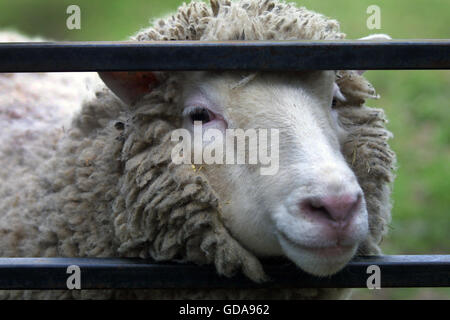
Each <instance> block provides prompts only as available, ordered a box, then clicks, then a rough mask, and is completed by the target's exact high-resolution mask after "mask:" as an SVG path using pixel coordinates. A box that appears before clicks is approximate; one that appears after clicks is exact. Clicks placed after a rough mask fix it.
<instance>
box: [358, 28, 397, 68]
mask: <svg viewBox="0 0 450 320" xmlns="http://www.w3.org/2000/svg"><path fill="white" fill-rule="evenodd" d="M358 40H369V41H386V40H392V38H391V37H390V36H388V35H387V34H383V33H378V34H371V35H370V36H367V37H364V38H360V39H358ZM366 71H367V70H356V72H358V74H363V73H364V72H366Z"/></svg>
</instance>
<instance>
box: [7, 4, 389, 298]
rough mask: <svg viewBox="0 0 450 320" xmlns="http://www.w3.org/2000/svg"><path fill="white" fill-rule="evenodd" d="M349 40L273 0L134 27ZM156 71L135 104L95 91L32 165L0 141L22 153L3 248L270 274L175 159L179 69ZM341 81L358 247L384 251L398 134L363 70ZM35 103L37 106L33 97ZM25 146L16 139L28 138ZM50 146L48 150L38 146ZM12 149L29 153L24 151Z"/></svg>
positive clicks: (168, 33) (312, 292) (273, 293)
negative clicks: (361, 235)
mask: <svg viewBox="0 0 450 320" xmlns="http://www.w3.org/2000/svg"><path fill="white" fill-rule="evenodd" d="M342 38H344V34H342V33H340V32H339V25H338V23H337V22H336V21H335V20H329V19H327V18H326V17H324V16H322V15H320V14H317V13H314V12H312V11H308V10H306V9H304V8H297V7H296V6H295V5H292V4H286V3H283V2H278V1H270V0H254V1H250V0H241V1H236V2H229V1H220V2H219V1H216V0H214V1H211V4H210V6H209V5H207V4H205V3H203V2H192V3H190V4H184V5H183V6H181V7H180V8H179V9H178V11H177V12H176V13H175V14H174V15H172V16H170V17H168V18H166V19H162V20H158V21H156V22H155V24H154V26H153V27H151V28H148V29H144V30H142V31H140V32H139V33H138V34H137V35H136V36H135V37H133V39H134V40H138V41H152V40H236V39H240V40H272V39H277V40H291V39H312V40H325V39H326V40H335V39H342ZM157 76H158V81H159V83H160V84H159V85H158V87H156V88H155V89H154V90H153V91H152V92H151V93H149V94H147V95H146V96H145V97H144V98H143V99H141V100H140V101H139V102H138V103H137V104H136V105H135V106H133V107H129V106H126V105H124V104H123V103H122V102H120V101H119V100H118V99H117V98H116V97H115V96H114V95H113V94H112V92H111V91H109V89H107V88H105V87H103V88H102V89H101V90H98V91H96V93H95V97H94V98H92V99H90V100H89V101H88V102H85V103H84V104H83V106H82V109H81V111H80V112H79V113H78V114H77V115H76V116H75V117H74V119H73V121H72V124H71V126H70V128H67V129H65V130H64V131H63V132H62V131H61V130H60V131H58V134H53V137H54V139H53V140H52V142H51V143H49V142H48V141H47V143H46V144H43V142H42V141H41V140H39V141H35V142H34V143H33V144H31V145H30V144H28V145H27V146H26V149H27V152H28V153H32V154H34V155H36V157H35V158H34V160H35V161H34V163H32V164H31V163H30V162H28V161H19V160H17V159H16V160H14V161H12V159H11V155H10V154H8V153H7V152H8V150H7V149H6V150H5V148H4V147H3V146H2V149H0V152H1V153H0V156H1V158H0V160H1V163H2V164H3V163H10V162H11V163H14V166H15V167H16V169H14V170H12V171H10V170H8V167H6V169H4V168H3V165H2V166H1V168H0V170H1V172H0V174H1V176H2V178H3V179H2V184H1V188H0V199H1V202H0V212H1V215H0V239H1V242H0V255H1V256H10V257H20V256H28V257H31V256H47V257H51V256H66V257H142V258H153V259H156V260H159V261H161V260H176V261H182V262H195V263H197V264H214V265H215V267H216V269H217V272H218V273H219V274H221V275H225V276H232V275H233V274H235V273H236V272H239V271H242V272H243V273H244V274H246V275H247V276H248V277H250V278H251V279H253V280H254V281H264V280H265V279H266V278H267V277H266V275H265V273H264V271H263V268H262V266H261V264H260V261H259V260H258V259H257V257H255V256H254V255H253V254H252V253H250V252H249V251H247V250H246V249H245V248H243V247H242V246H241V245H240V244H239V243H238V242H237V241H236V240H235V239H233V237H232V236H231V235H230V233H229V232H228V230H227V228H226V227H225V226H224V224H223V223H222V220H221V215H220V199H218V198H217V196H216V194H215V192H214V190H211V188H210V187H209V185H208V179H207V177H206V176H204V175H203V173H202V172H194V171H193V170H192V169H191V167H190V166H176V165H173V164H172V163H171V158H170V154H171V150H172V147H173V144H174V143H173V142H171V140H170V134H171V131H172V130H173V129H176V128H179V127H180V126H181V116H180V110H177V108H178V107H177V105H178V103H177V102H178V101H179V99H180V97H179V95H178V92H179V91H178V90H179V86H180V82H179V81H180V80H179V79H180V77H179V75H178V74H177V73H176V72H165V73H157ZM20 79H21V78H20V77H19V76H16V78H13V77H11V78H10V81H20ZM337 83H338V85H339V87H340V89H341V92H342V93H343V94H344V95H345V97H346V101H345V102H344V103H341V104H340V105H338V106H337V110H338V114H339V119H340V121H341V122H342V124H343V126H344V128H345V129H346V130H347V131H348V132H349V133H350V134H349V139H348V140H347V141H346V142H345V143H343V145H342V150H343V152H344V154H345V157H346V159H347V161H348V163H349V164H350V166H351V168H352V169H353V170H354V172H355V173H356V175H357V177H358V180H359V183H360V185H361V187H362V189H363V191H364V193H365V197H366V202H367V208H368V212H369V225H370V235H369V237H368V238H367V240H366V241H365V243H364V244H363V245H362V246H361V248H360V251H359V252H360V253H362V254H376V253H378V252H379V248H378V243H379V242H380V240H381V238H382V235H383V233H384V232H385V227H386V224H387V223H388V222H389V219H390V200H389V199H390V183H391V181H392V179H393V175H392V169H393V164H394V159H395V157H394V154H393V152H392V151H391V150H390V148H389V146H388V144H387V140H388V139H389V138H390V136H391V134H390V133H389V132H388V131H387V130H386V129H385V127H384V124H385V119H384V115H383V112H382V111H381V110H377V109H371V108H368V107H366V106H363V103H364V101H365V99H367V98H374V97H376V96H375V92H374V89H373V88H372V87H371V85H370V84H369V83H368V82H367V81H366V80H365V79H364V78H363V77H362V76H360V75H359V74H358V73H356V72H353V71H341V72H338V79H337ZM55 88H56V87H55ZM49 90H54V89H52V88H49ZM55 90H56V89H55ZM61 90H62V89H61ZM1 107H2V108H3V107H4V106H3V104H2V106H1ZM28 107H29V108H40V107H41V106H40V105H38V104H36V105H33V104H32V102H30V104H29V105H28ZM11 121H12V120H11ZM49 130H50V131H52V130H53V131H52V132H55V130H57V129H55V128H52V127H49ZM21 141H22V140H21ZM23 143H25V142H23ZM17 144H18V145H17V146H16V148H18V149H21V148H22V149H24V148H25V147H24V146H23V145H22V146H21V145H20V142H17ZM42 148H45V150H46V152H39V150H40V149H42ZM41 154H42V156H41V158H40V161H38V160H39V159H38V158H39V155H41ZM16 155H17V156H22V158H23V152H22V153H20V152H18V153H15V154H13V156H14V157H15V156H16ZM9 169H11V168H9ZM341 294H342V290H339V289H282V290H266V289H258V290H166V289H164V290H117V291H116V290H103V291H93V290H92V291H91V290H81V291H76V292H75V291H45V292H43V291H3V292H1V293H0V295H1V296H2V297H9V298H71V297H76V298H147V299H148V298H210V299H211V298H213V299H215V298H331V297H333V298H336V297H339V296H340V295H341Z"/></svg>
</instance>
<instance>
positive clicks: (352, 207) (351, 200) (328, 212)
mask: <svg viewBox="0 0 450 320" xmlns="http://www.w3.org/2000/svg"><path fill="white" fill-rule="evenodd" d="M361 198H362V195H361V193H354V194H344V195H339V196H325V197H316V198H309V199H305V200H304V201H303V202H302V204H301V206H302V208H303V209H304V210H305V211H306V212H307V213H308V215H309V216H311V217H312V218H313V219H315V220H319V221H321V222H323V223H327V224H331V225H332V226H333V227H338V228H345V227H346V226H347V225H348V223H349V222H350V220H351V218H352V217H353V215H354V213H355V212H356V211H357V209H358V207H359V204H360V202H361Z"/></svg>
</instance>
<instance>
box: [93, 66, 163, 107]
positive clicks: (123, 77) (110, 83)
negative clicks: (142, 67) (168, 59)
mask: <svg viewBox="0 0 450 320" xmlns="http://www.w3.org/2000/svg"><path fill="white" fill-rule="evenodd" d="M98 74H99V76H100V78H101V79H102V80H103V82H104V83H105V84H106V86H107V87H108V88H109V89H111V91H112V92H114V94H115V95H116V96H118V97H119V98H120V99H121V100H122V101H123V102H125V103H127V104H129V105H133V104H135V103H136V101H138V100H139V98H141V97H142V96H143V95H145V94H146V93H149V92H150V91H151V89H152V88H153V87H154V86H155V85H156V83H157V82H158V80H157V79H156V76H155V74H154V73H153V72H151V71H139V72H127V71H120V72H99V73H98Z"/></svg>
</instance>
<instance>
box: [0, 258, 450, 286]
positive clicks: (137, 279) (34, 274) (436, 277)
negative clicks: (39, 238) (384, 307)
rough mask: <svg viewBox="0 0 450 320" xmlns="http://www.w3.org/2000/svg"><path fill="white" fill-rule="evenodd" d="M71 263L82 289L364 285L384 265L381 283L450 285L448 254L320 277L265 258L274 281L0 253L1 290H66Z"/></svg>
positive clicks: (136, 262)
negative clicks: (21, 256)
mask: <svg viewBox="0 0 450 320" xmlns="http://www.w3.org/2000/svg"><path fill="white" fill-rule="evenodd" d="M70 265H76V266H79V268H80V271H81V288H82V289H121V288H133V289H144V288H147V289H151V288H258V287H264V288H302V287H318V288H327V287H333V288H344V287H345V288H364V287H366V282H367V278H368V277H369V276H370V274H368V273H367V267H368V266H370V265H377V266H379V267H380V270H381V287H382V288H388V287H449V286H450V255H411V256H408V255H407V256H365V257H357V258H355V259H354V260H353V261H351V262H350V263H349V264H348V265H347V266H346V267H345V268H344V269H343V270H342V271H341V272H339V273H338V274H336V275H334V276H331V277H326V278H318V277H314V276H311V275H308V274H306V273H304V272H302V271H301V270H300V269H298V268H297V267H296V266H295V265H293V264H292V263H291V262H289V261H287V260H270V261H265V262H264V269H265V270H266V272H267V274H268V275H269V276H270V277H271V281H270V282H268V283H264V284H256V283H253V282H252V281H250V280H249V279H247V278H246V277H245V276H243V275H241V274H239V275H236V276H235V277H233V278H225V277H221V276H218V275H217V273H216V271H215V269H214V267H212V266H197V265H193V264H175V263H162V262H159V263H157V262H154V261H150V260H141V259H123V258H0V289H44V290H45V289H67V287H66V281H67V278H68V277H69V276H70V274H68V273H67V268H68V266H70Z"/></svg>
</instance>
